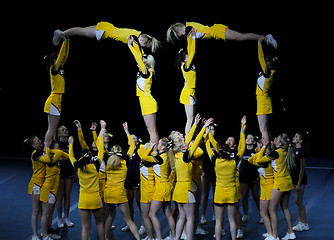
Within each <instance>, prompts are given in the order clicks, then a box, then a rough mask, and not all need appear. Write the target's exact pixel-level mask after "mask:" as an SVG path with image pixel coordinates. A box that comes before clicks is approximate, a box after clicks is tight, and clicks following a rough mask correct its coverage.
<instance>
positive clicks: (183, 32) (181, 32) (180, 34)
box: [176, 26, 186, 37]
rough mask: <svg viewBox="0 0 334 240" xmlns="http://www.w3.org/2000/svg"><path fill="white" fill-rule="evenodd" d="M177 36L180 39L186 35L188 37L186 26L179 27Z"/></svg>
mask: <svg viewBox="0 0 334 240" xmlns="http://www.w3.org/2000/svg"><path fill="white" fill-rule="evenodd" d="M176 35H177V36H178V37H183V36H185V35H186V26H183V27H178V28H177V29H176Z"/></svg>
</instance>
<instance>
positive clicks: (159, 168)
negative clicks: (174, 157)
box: [153, 153, 169, 183]
mask: <svg viewBox="0 0 334 240" xmlns="http://www.w3.org/2000/svg"><path fill="white" fill-rule="evenodd" d="M160 157H161V158H162V160H163V162H162V164H155V165H153V171H154V176H155V182H156V183H157V182H168V181H169V178H168V172H169V161H168V156H167V153H162V154H161V155H160Z"/></svg>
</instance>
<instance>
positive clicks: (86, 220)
mask: <svg viewBox="0 0 334 240" xmlns="http://www.w3.org/2000/svg"><path fill="white" fill-rule="evenodd" d="M75 123H76V125H77V123H78V121H75ZM100 123H101V131H100V134H99V137H98V146H97V149H98V155H97V158H93V157H92V153H91V151H90V150H89V147H88V146H87V144H86V143H85V141H84V140H83V134H82V129H81V127H80V128H78V135H79V141H80V143H81V145H82V152H81V157H80V159H79V160H76V159H75V157H74V153H73V143H74V139H73V137H69V139H68V142H69V144H70V146H69V157H70V160H71V163H72V165H73V166H74V168H75V169H76V170H77V173H78V177H79V184H80V194H79V205H78V208H79V214H80V220H81V226H82V230H81V239H83V240H88V239H89V235H90V229H91V225H92V222H91V214H92V213H93V215H94V218H95V223H96V226H97V232H98V236H99V239H100V240H102V239H104V223H103V210H102V201H101V198H100V195H99V168H100V164H101V161H102V159H103V154H104V146H103V134H104V133H105V126H106V124H105V122H104V121H103V120H101V122H100ZM79 125H80V123H79ZM77 126H78V125H77ZM80 133H81V134H80Z"/></svg>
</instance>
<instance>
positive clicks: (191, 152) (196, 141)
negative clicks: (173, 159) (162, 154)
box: [188, 127, 205, 159]
mask: <svg viewBox="0 0 334 240" xmlns="http://www.w3.org/2000/svg"><path fill="white" fill-rule="evenodd" d="M204 132H205V128H204V127H203V128H202V130H201V131H200V132H199V134H198V135H197V137H196V139H195V141H194V143H193V144H192V145H191V147H190V149H189V150H188V151H189V154H188V159H191V157H192V155H193V154H194V152H195V151H196V149H197V147H198V145H199V143H200V141H201V140H202V137H203V135H204Z"/></svg>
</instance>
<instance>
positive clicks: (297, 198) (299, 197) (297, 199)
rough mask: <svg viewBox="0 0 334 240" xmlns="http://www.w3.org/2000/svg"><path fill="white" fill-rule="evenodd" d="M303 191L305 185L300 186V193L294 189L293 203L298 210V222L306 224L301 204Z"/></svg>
mask: <svg viewBox="0 0 334 240" xmlns="http://www.w3.org/2000/svg"><path fill="white" fill-rule="evenodd" d="M304 190H305V185H301V189H300V191H296V189H295V190H294V192H295V202H296V204H297V208H298V215H299V221H300V222H302V223H307V220H306V210H305V206H304V204H303V195H304Z"/></svg>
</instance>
